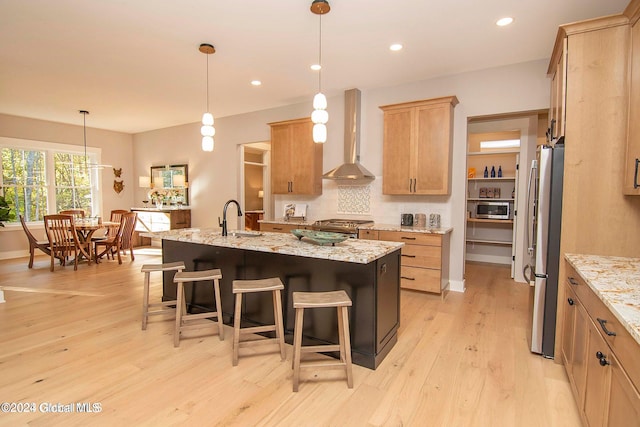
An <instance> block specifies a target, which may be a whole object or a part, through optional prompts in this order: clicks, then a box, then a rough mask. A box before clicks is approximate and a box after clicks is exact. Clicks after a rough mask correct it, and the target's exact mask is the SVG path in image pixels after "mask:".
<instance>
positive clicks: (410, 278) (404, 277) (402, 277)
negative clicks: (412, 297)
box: [400, 276, 416, 280]
mask: <svg viewBox="0 0 640 427" xmlns="http://www.w3.org/2000/svg"><path fill="white" fill-rule="evenodd" d="M400 278H401V279H405V280H416V279H415V278H413V277H406V276H400Z"/></svg>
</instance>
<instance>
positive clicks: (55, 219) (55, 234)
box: [44, 214, 78, 249]
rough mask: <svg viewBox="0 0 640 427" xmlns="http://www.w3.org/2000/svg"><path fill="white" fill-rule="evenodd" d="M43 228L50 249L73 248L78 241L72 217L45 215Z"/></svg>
mask: <svg viewBox="0 0 640 427" xmlns="http://www.w3.org/2000/svg"><path fill="white" fill-rule="evenodd" d="M44 228H45V230H46V231H47V237H48V238H49V243H50V244H51V248H52V249H55V248H57V247H73V246H75V245H76V242H77V241H78V236H77V234H76V227H75V223H74V221H73V215H64V214H56V215H45V216H44Z"/></svg>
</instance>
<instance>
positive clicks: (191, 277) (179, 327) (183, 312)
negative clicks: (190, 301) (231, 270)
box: [173, 268, 224, 347]
mask: <svg viewBox="0 0 640 427" xmlns="http://www.w3.org/2000/svg"><path fill="white" fill-rule="evenodd" d="M220 279H222V272H221V271H220V269H217V268H216V269H213V270H202V271H181V272H178V273H176V275H175V277H174V278H173V281H174V282H175V283H177V284H178V289H177V301H176V328H175V332H174V336H173V345H174V347H178V346H179V345H180V334H181V333H182V331H186V330H194V329H203V328H208V327H210V326H211V324H209V323H208V322H207V323H196V324H191V325H188V324H187V323H188V322H190V321H193V320H198V319H208V318H212V317H215V318H216V320H217V321H218V335H219V337H220V341H222V340H224V329H223V325H222V308H221V303H220ZM211 280H213V291H214V293H215V300H216V301H215V303H216V311H207V312H206V313H197V314H188V313H187V302H186V300H185V297H184V283H185V282H192V284H193V286H196V284H198V283H202V282H206V281H211Z"/></svg>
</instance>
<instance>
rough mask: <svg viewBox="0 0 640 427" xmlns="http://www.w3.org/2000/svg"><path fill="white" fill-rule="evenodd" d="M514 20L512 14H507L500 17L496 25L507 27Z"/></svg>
mask: <svg viewBox="0 0 640 427" xmlns="http://www.w3.org/2000/svg"><path fill="white" fill-rule="evenodd" d="M512 22H513V18H512V17H510V16H506V17H504V18H500V19H498V20H497V21H496V25H497V26H498V27H506V26H507V25H509V24H511V23H512Z"/></svg>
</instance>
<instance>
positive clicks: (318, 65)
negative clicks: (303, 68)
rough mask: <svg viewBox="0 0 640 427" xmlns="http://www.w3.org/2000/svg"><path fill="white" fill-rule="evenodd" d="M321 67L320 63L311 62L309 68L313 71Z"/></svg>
mask: <svg viewBox="0 0 640 427" xmlns="http://www.w3.org/2000/svg"><path fill="white" fill-rule="evenodd" d="M321 68H322V66H321V65H320V64H313V65H312V66H311V69H312V70H313V71H318V70H319V69H321Z"/></svg>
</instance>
